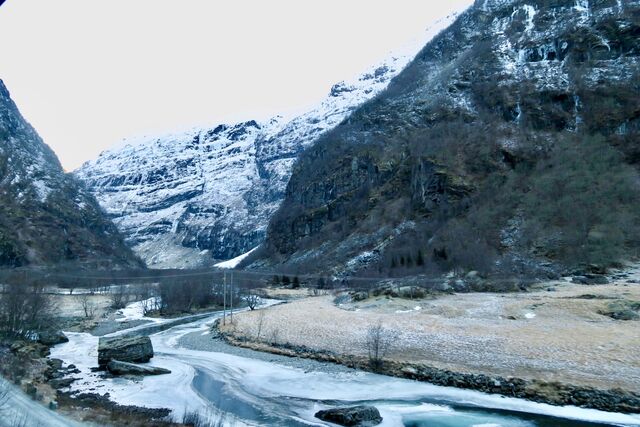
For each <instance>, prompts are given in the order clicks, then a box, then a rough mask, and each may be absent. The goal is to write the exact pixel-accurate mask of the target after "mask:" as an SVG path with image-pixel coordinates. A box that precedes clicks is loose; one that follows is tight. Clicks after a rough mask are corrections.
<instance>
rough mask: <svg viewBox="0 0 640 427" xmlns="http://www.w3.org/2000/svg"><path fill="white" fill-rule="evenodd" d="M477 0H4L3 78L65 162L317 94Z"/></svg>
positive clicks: (281, 107)
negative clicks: (131, 139) (142, 137)
mask: <svg viewBox="0 0 640 427" xmlns="http://www.w3.org/2000/svg"><path fill="white" fill-rule="evenodd" d="M469 3H471V0H447V1H433V0H393V1H390V0H387V1H377V0H317V1H307V0H228V1H217V0H181V1H176V0H173V1H170V0H110V1H106V0H103V1H98V0H91V1H89V0H55V1H54V0H7V1H6V3H4V5H2V7H0V78H1V79H3V80H4V82H5V84H6V85H7V87H8V89H9V91H10V92H11V94H12V97H13V99H14V100H15V101H16V103H17V104H18V107H19V108H20V110H21V111H22V113H23V114H24V116H25V117H26V119H27V120H29V121H30V122H31V124H32V125H33V126H34V127H35V128H36V130H37V131H38V132H39V133H40V135H41V136H42V137H43V139H44V140H45V142H46V143H48V144H49V145H50V146H51V147H52V148H53V149H54V150H55V151H56V153H57V154H58V156H59V157H60V159H61V161H62V163H63V165H64V166H65V168H66V169H67V170H71V169H75V168H76V167H78V166H79V165H81V164H82V163H83V162H84V161H86V160H89V159H91V158H94V157H96V156H97V155H98V154H99V153H100V152H101V151H103V150H105V149H107V148H109V147H110V146H112V145H114V144H116V143H118V142H119V141H120V140H121V139H122V138H124V137H130V136H136V135H142V134H146V133H158V132H162V131H172V130H176V129H181V128H186V127H189V126H192V125H197V124H209V125H212V124H215V123H217V122H220V121H230V120H240V119H252V118H258V119H260V118H266V117H270V116H272V115H275V114H281V113H284V114H287V113H291V112H292V111H301V110H304V109H305V108H308V107H310V106H313V105H314V104H316V103H317V102H319V101H321V100H322V99H323V98H324V97H325V96H326V94H327V93H328V91H329V89H330V87H331V85H332V84H334V83H336V82H338V81H340V80H344V79H349V78H352V77H354V76H356V75H358V74H359V73H361V72H362V71H365V70H366V69H367V68H368V67H369V66H370V65H373V64H374V63H376V62H377V61H379V60H381V59H383V58H385V57H386V56H387V55H388V54H389V52H391V51H394V49H397V48H399V47H401V46H403V45H405V44H406V43H407V42H410V41H411V40H412V39H415V38H416V37H417V36H418V35H419V34H420V33H421V32H422V31H424V30H425V29H426V28H427V27H428V26H429V25H430V24H431V23H432V22H434V21H435V20H437V19H438V18H442V17H444V16H446V15H448V14H449V13H450V12H451V11H453V10H460V9H461V8H462V7H464V6H465V5H468V4H469Z"/></svg>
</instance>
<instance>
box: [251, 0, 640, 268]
mask: <svg viewBox="0 0 640 427" xmlns="http://www.w3.org/2000/svg"><path fill="white" fill-rule="evenodd" d="M639 70H640V2H638V1H637V0H633V1H632V0H626V1H625V0H620V1H615V0H590V1H587V0H583V1H569V0H555V1H546V0H545V1H543V0H539V1H533V0H530V1H522V0H483V1H476V3H475V4H474V6H473V7H472V8H470V9H469V10H468V11H467V12H466V13H464V14H463V15H462V16H460V17H459V19H458V20H457V21H456V22H455V23H454V24H453V25H452V26H451V27H449V28H448V29H447V30H446V31H444V32H443V33H441V34H440V35H439V36H438V37H436V38H435V39H434V40H433V41H431V42H430V43H429V44H428V45H427V46H426V47H425V48H424V49H423V50H422V52H421V53H420V54H419V55H418V57H417V58H416V59H415V61H414V62H413V63H411V64H410V65H409V66H408V67H407V68H406V69H405V70H404V71H403V72H402V73H401V74H400V75H399V76H397V77H396V78H395V79H394V80H393V82H392V83H391V84H390V85H389V87H388V89H386V90H385V91H384V92H383V93H382V94H381V95H380V96H378V97H377V98H376V99H374V100H372V101H370V102H368V103H366V104H365V105H363V106H362V107H361V108H359V109H358V110H357V111H356V112H354V114H353V115H352V116H351V117H350V119H349V120H348V121H347V122H344V123H342V124H340V125H339V126H338V127H337V128H335V129H334V130H333V131H331V132H329V133H327V134H326V135H324V136H323V137H322V138H321V139H320V141H318V142H317V143H316V144H315V145H314V146H313V147H312V148H310V149H309V150H307V152H305V153H304V154H303V155H302V156H301V158H300V159H299V161H298V163H297V165H296V166H295V168H294V173H293V176H292V178H291V180H290V183H289V185H288V187H287V190H286V198H285V201H284V202H283V204H282V207H281V208H280V210H279V211H278V213H277V214H276V215H275V217H274V218H273V220H272V221H271V223H270V225H269V229H268V237H267V243H266V244H265V246H264V249H263V250H262V251H261V253H260V254H258V253H256V255H255V256H254V257H253V261H251V262H253V265H254V266H265V265H273V264H279V263H284V264H286V265H289V266H294V267H297V268H301V269H304V270H305V271H306V270H321V271H334V272H350V273H353V272H356V271H363V270H367V271H370V272H378V273H380V272H384V273H385V274H389V272H392V271H394V270H395V269H398V270H400V269H401V270H402V271H404V272H423V271H425V270H433V271H448V270H450V269H452V270H457V269H482V270H487V271H493V270H496V269H499V268H500V267H502V268H503V269H510V270H512V271H514V272H515V271H524V270H527V268H532V269H537V270H540V269H542V270H545V271H547V270H554V266H557V265H564V266H568V265H577V264H582V263H599V262H602V263H605V264H606V263H609V262H614V261H615V260H619V259H620V258H623V257H624V256H627V255H629V254H630V253H631V252H629V251H631V248H633V247H637V240H636V239H637V236H636V234H637V233H636V232H635V230H636V228H635V227H636V225H637V222H638V212H637V208H634V207H633V206H634V205H633V203H631V202H630V201H629V200H631V199H633V200H637V198H636V193H637V190H638V184H637V183H638V179H637V173H636V170H635V167H634V166H631V165H634V164H637V163H638V161H640V156H639V147H640V146H639V145H638V143H637V141H638V135H639V132H640V106H639V105H640V103H639V101H640V83H639V82H640V71H639ZM612 170H614V171H616V172H615V174H616V175H615V176H612V175H610V174H609V172H605V171H612ZM614 181H615V182H618V184H619V185H617V186H613V185H610V184H607V182H608V183H611V182H614ZM623 188H624V190H622V189H623ZM552 189H556V190H557V191H556V193H554V192H553V191H555V190H552ZM627 196H628V199H629V200H627V199H626V197H627ZM604 199H606V200H607V203H608V204H609V208H608V209H606V208H605V207H603V206H600V205H601V202H602V201H603V200H604ZM610 210H614V211H617V212H624V213H625V214H624V215H619V216H618V217H615V218H613V217H610V216H608V215H609V214H608V213H607V212H608V211H610ZM567 212H570V213H567ZM585 212H590V214H589V215H587V214H586V213H585ZM581 213H585V214H584V215H582V214H581ZM616 223H618V226H616ZM625 224H628V225H629V228H628V230H629V233H628V235H627V236H626V237H620V238H619V239H618V238H616V239H613V237H611V239H613V240H608V239H609V237H604V236H613V235H619V234H620V228H625V227H626V225H625ZM577 248H579V249H577Z"/></svg>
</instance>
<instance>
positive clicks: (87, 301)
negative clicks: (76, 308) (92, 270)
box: [76, 293, 96, 319]
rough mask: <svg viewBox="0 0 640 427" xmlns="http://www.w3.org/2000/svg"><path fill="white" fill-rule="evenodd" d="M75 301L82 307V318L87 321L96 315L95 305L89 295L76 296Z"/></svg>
mask: <svg viewBox="0 0 640 427" xmlns="http://www.w3.org/2000/svg"><path fill="white" fill-rule="evenodd" d="M76 301H78V303H79V304H80V307H82V311H83V312H84V317H85V318H87V319H93V316H94V315H95V314H96V304H95V303H94V302H93V300H92V297H91V294H88V293H82V294H78V295H76Z"/></svg>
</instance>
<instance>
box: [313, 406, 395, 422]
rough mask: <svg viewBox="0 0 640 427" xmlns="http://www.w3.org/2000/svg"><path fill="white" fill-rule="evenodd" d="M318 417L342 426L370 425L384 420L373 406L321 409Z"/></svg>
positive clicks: (317, 414)
mask: <svg viewBox="0 0 640 427" xmlns="http://www.w3.org/2000/svg"><path fill="white" fill-rule="evenodd" d="M315 416H316V418H318V419H321V420H322V421H327V422H330V423H334V424H338V425H341V426H356V427H368V426H376V425H378V424H380V423H381V422H382V416H380V412H379V411H378V409H377V408H375V407H373V406H353V407H349V408H334V409H327V410H324V411H319V412H318V413H316V415H315Z"/></svg>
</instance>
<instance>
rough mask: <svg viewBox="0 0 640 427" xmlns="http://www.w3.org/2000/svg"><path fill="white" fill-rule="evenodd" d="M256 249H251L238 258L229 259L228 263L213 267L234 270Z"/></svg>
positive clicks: (220, 263)
mask: <svg viewBox="0 0 640 427" xmlns="http://www.w3.org/2000/svg"><path fill="white" fill-rule="evenodd" d="M256 249H258V248H257V247H256V248H253V249H251V250H250V251H249V252H247V253H244V254H242V255H240V256H238V257H235V258H233V259H230V260H228V261H224V262H219V263H218V264H216V265H215V266H216V267H218V268H227V269H230V268H236V267H237V266H238V264H240V263H241V262H242V261H243V260H244V259H245V258H246V257H248V256H249V255H251V254H252V253H253V252H254V251H255V250H256Z"/></svg>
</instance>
